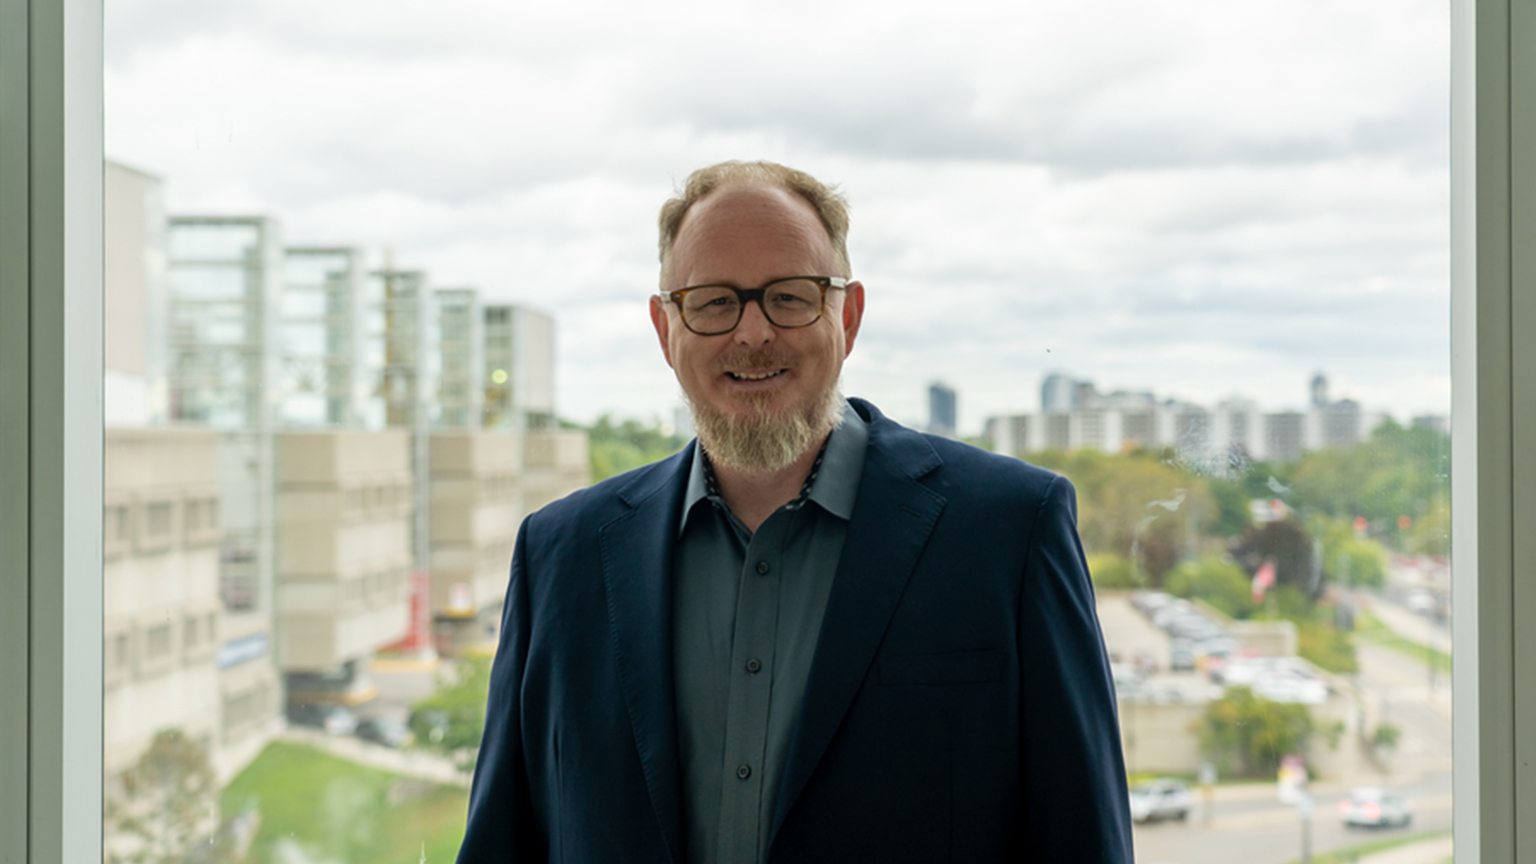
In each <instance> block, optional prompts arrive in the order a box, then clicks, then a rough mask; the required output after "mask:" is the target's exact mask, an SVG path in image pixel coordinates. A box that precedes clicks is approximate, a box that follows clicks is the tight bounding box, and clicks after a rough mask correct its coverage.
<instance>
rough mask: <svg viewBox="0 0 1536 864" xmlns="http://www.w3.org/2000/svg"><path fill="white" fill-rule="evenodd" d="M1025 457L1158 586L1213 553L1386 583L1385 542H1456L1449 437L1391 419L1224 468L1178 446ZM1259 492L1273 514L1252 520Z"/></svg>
mask: <svg viewBox="0 0 1536 864" xmlns="http://www.w3.org/2000/svg"><path fill="white" fill-rule="evenodd" d="M1028 458H1029V461H1031V462H1034V463H1035V464H1037V465H1040V466H1041V467H1043V468H1048V469H1050V470H1052V471H1056V472H1058V473H1060V474H1064V475H1066V476H1067V478H1069V479H1070V480H1072V482H1073V484H1074V485H1075V486H1076V487H1077V493H1078V528H1079V531H1080V532H1081V534H1082V537H1083V545H1084V546H1085V547H1086V549H1087V550H1088V552H1089V553H1090V554H1091V555H1095V556H1096V557H1097V558H1098V559H1099V560H1100V561H1101V562H1102V563H1103V564H1105V565H1106V567H1105V570H1106V577H1108V578H1111V580H1112V581H1122V582H1125V583H1126V587H1129V585H1131V584H1135V585H1138V586H1146V587H1162V586H1163V584H1164V581H1165V580H1166V578H1167V577H1168V574H1169V573H1171V572H1172V571H1173V569H1174V567H1176V566H1177V565H1178V564H1179V563H1181V562H1186V561H1196V560H1199V559H1200V558H1202V557H1205V556H1207V555H1211V554H1215V555H1225V556H1227V557H1229V558H1231V559H1232V560H1234V561H1235V562H1236V563H1238V564H1239V565H1240V566H1242V567H1243V569H1244V570H1246V571H1247V572H1248V573H1249V574H1250V575H1251V574H1252V573H1253V572H1254V571H1256V570H1257V569H1258V567H1259V565H1260V564H1262V563H1263V562H1264V561H1265V560H1273V561H1274V562H1275V564H1276V567H1277V571H1278V572H1277V582H1278V584H1280V585H1290V586H1293V587H1297V588H1301V589H1303V590H1304V591H1305V592H1306V593H1307V594H1309V595H1311V596H1316V595H1317V594H1318V593H1319V592H1320V591H1321V589H1322V587H1323V586H1325V585H1328V584H1336V583H1344V584H1364V585H1370V584H1377V583H1379V581H1380V580H1381V578H1382V576H1383V574H1384V556H1385V554H1386V553H1388V552H1404V553H1409V554H1416V555H1444V554H1446V553H1448V552H1449V534H1450V532H1449V527H1450V512H1449V511H1450V508H1449V496H1450V487H1449V478H1450V464H1449V460H1450V446H1449V440H1448V437H1447V436H1446V435H1444V434H1443V433H1440V432H1437V431H1435V430H1433V429H1429V428H1424V427H1403V426H1400V425H1398V424H1396V423H1394V422H1391V421H1388V422H1387V423H1385V424H1383V425H1382V426H1380V427H1379V428H1377V429H1376V430H1375V431H1374V432H1373V433H1372V434H1371V435H1370V437H1369V438H1367V439H1366V440H1365V441H1362V442H1360V443H1359V444H1357V445H1355V446H1353V447H1350V448H1345V449H1330V450H1319V451H1315V452H1312V453H1308V454H1306V455H1305V456H1303V457H1302V458H1301V459H1300V460H1298V461H1296V462H1292V463H1267V462H1251V461H1247V460H1242V459H1234V460H1231V462H1230V463H1229V464H1228V465H1227V466H1224V469H1225V470H1224V471H1223V472H1222V473H1220V474H1217V473H1213V472H1211V471H1209V470H1208V469H1207V468H1206V467H1205V466H1203V465H1192V464H1190V463H1188V462H1185V461H1184V460H1182V459H1180V458H1179V457H1178V455H1177V454H1176V453H1175V452H1173V451H1172V450H1163V451H1149V450H1135V451H1131V452H1127V453H1115V454H1107V453H1100V452H1097V451H1091V450H1079V451H1075V452H1071V453H1064V452H1057V451H1046V452H1041V453H1036V454H1032V455H1031V456H1030V457H1028ZM1256 501H1257V502H1275V506H1273V507H1270V506H1268V505H1264V504H1261V508H1263V509H1265V510H1267V511H1268V512H1269V514H1271V515H1270V516H1269V517H1268V518H1270V519H1273V521H1265V520H1260V521H1256V520H1255V518H1254V512H1253V506H1252V502H1256ZM1319 553H1320V554H1319ZM1116 559H1121V560H1120V561H1117V560H1116ZM1122 562H1123V563H1122ZM1127 580H1128V581H1127Z"/></svg>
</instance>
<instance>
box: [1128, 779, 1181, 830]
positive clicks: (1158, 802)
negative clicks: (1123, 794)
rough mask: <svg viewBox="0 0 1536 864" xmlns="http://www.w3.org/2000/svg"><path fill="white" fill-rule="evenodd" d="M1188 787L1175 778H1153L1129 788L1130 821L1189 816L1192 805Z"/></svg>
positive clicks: (1151, 820)
mask: <svg viewBox="0 0 1536 864" xmlns="http://www.w3.org/2000/svg"><path fill="white" fill-rule="evenodd" d="M1193 800H1194V799H1193V798H1191V797H1190V794H1189V788H1188V787H1186V786H1185V785H1184V784H1183V783H1180V782H1179V781H1177V780H1153V781H1151V782H1149V783H1140V784H1137V785H1136V786H1133V787H1132V788H1131V821H1133V822H1153V821H1156V820H1160V819H1178V820H1179V821H1181V822H1182V821H1183V820H1185V819H1187V818H1189V808H1190V807H1191V806H1193Z"/></svg>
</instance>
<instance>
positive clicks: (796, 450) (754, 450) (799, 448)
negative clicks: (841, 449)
mask: <svg viewBox="0 0 1536 864" xmlns="http://www.w3.org/2000/svg"><path fill="white" fill-rule="evenodd" d="M683 399H684V401H685V402H687V403H688V412H689V413H690V414H692V415H693V429H694V433H695V434H697V435H698V436H699V444H700V445H701V446H702V447H703V448H704V452H705V453H707V454H709V458H710V460H711V461H712V462H714V464H716V465H722V466H725V467H726V468H729V469H734V470H737V471H745V472H748V473H752V474H768V473H772V472H774V471H780V470H782V469H784V468H788V467H789V466H790V465H792V464H794V461H795V460H796V459H798V458H800V457H801V456H802V455H804V454H805V451H807V450H809V449H811V447H813V446H815V445H816V444H818V443H820V441H821V439H822V438H824V437H825V436H826V435H827V434H828V433H829V432H831V431H832V430H833V429H836V428H837V427H838V426H840V425H842V422H843V394H842V391H841V390H840V389H839V388H838V387H836V386H833V387H829V388H828V389H827V390H826V392H824V393H822V394H821V396H820V398H818V399H817V400H816V401H815V402H813V403H812V404H810V405H808V406H807V407H806V408H805V410H804V411H798V412H790V413H787V414H773V413H770V412H769V411H768V410H767V408H766V406H765V405H763V404H762V403H751V404H749V405H748V408H749V410H748V411H747V413H745V414H724V413H721V412H719V411H717V410H715V408H714V407H713V406H711V405H704V404H701V403H698V402H695V401H693V400H692V399H689V398H688V394H687V393H684V394H683Z"/></svg>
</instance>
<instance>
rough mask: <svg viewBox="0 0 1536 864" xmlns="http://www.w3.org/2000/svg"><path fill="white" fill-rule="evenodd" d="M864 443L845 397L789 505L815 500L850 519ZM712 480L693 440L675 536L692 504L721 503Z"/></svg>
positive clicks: (862, 426)
mask: <svg viewBox="0 0 1536 864" xmlns="http://www.w3.org/2000/svg"><path fill="white" fill-rule="evenodd" d="M868 446H869V424H867V423H865V422H864V418H862V417H860V416H859V413H858V412H857V411H855V410H853V406H852V405H849V404H848V402H847V401H846V400H845V401H844V402H843V416H842V420H841V422H840V423H839V424H838V426H837V427H836V428H835V429H833V430H832V434H831V435H829V436H828V437H827V441H826V443H825V444H823V445H822V449H821V454H820V456H819V457H818V458H817V463H816V465H815V466H813V467H812V468H811V473H810V475H809V476H807V477H806V488H802V489H801V492H800V496H799V497H798V498H796V499H795V501H794V502H791V505H790V506H795V507H799V506H800V505H802V504H804V502H805V501H815V502H816V503H817V504H818V505H820V506H821V508H822V509H823V510H826V511H827V512H828V513H831V514H832V515H834V516H837V517H839V518H841V519H852V518H853V503H854V501H855V499H857V498H858V495H859V480H860V479H861V478H862V477H863V476H864V451H865V450H866V449H867V448H868ZM712 479H713V472H711V471H710V468H709V457H707V456H705V455H704V448H703V447H702V446H700V445H699V444H698V443H697V442H695V444H694V448H693V464H692V465H691V466H690V467H689V469H688V488H687V491H686V492H685V493H684V494H683V510H682V514H681V518H680V519H678V526H677V530H678V536H679V537H681V536H682V532H683V529H684V528H686V527H688V515H689V514H690V513H692V512H693V507H694V505H695V504H697V503H699V502H700V501H703V500H706V499H707V500H709V501H711V502H713V503H715V504H717V505H719V506H721V507H724V506H725V502H724V501H723V500H722V499H721V498H720V494H719V491H718V490H716V489H712V488H711V487H712V482H711V481H712Z"/></svg>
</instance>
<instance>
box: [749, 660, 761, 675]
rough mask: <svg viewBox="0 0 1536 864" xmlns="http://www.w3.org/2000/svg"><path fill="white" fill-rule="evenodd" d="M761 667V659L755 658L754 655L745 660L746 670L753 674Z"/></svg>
mask: <svg viewBox="0 0 1536 864" xmlns="http://www.w3.org/2000/svg"><path fill="white" fill-rule="evenodd" d="M762 668H763V661H761V660H759V659H757V658H756V657H753V658H752V659H751V660H748V661H747V671H748V672H751V673H752V674H754V675H755V674H757V673H758V672H760V671H762Z"/></svg>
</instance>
